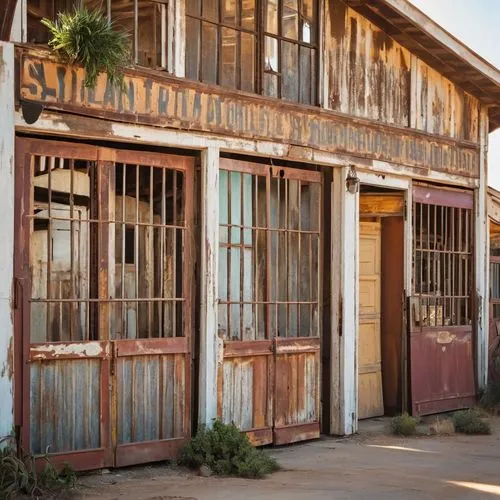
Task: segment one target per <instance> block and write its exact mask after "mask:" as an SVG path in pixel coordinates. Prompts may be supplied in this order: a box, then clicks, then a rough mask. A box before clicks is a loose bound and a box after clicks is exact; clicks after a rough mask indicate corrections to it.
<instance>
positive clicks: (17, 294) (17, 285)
mask: <svg viewBox="0 0 500 500" xmlns="http://www.w3.org/2000/svg"><path fill="white" fill-rule="evenodd" d="M13 288H14V289H13V291H12V292H13V295H14V297H13V302H14V309H19V308H20V307H21V302H22V295H23V290H22V285H21V280H20V279H19V278H14V285H13Z"/></svg>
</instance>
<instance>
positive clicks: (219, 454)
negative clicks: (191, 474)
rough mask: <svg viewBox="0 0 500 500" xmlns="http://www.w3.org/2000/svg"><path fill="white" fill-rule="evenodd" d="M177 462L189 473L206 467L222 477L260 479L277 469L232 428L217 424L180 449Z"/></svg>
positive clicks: (241, 434) (244, 436)
mask: <svg viewBox="0 0 500 500" xmlns="http://www.w3.org/2000/svg"><path fill="white" fill-rule="evenodd" d="M179 462H180V464H181V465H186V466H187V467H189V468H191V469H198V468H200V467H201V466H202V465H205V466H208V467H209V468H210V469H211V470H212V471H213V473H214V474H217V475H223V476H239V477H253V478H261V477H264V476H265V475H267V474H270V473H271V472H274V471H276V470H278V469H279V465H278V463H277V462H276V460H275V459H274V458H272V457H270V456H269V455H267V454H266V453H265V452H264V451H262V450H258V449H257V448H255V447H254V446H253V445H252V444H251V443H250V441H249V440H248V437H247V435H246V434H244V433H242V432H240V431H239V429H238V428H237V427H236V426H235V425H233V424H231V425H227V424H224V423H222V422H221V421H219V420H215V421H214V423H213V426H212V428H211V429H208V428H206V427H202V428H201V429H200V430H199V431H198V433H197V434H196V436H195V437H194V438H193V439H191V441H190V442H189V443H188V444H187V445H186V446H185V447H184V448H183V449H182V451H181V454H180V460H179Z"/></svg>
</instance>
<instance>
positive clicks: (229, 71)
mask: <svg viewBox="0 0 500 500" xmlns="http://www.w3.org/2000/svg"><path fill="white" fill-rule="evenodd" d="M237 33H238V32H237V31H235V30H232V29H230V28H222V29H221V38H222V47H221V78H220V84H221V85H224V86H226V87H236V54H237V43H238V39H237Z"/></svg>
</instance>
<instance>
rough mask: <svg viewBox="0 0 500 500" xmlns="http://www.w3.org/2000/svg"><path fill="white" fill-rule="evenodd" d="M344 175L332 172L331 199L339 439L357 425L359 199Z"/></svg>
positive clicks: (333, 384) (333, 385) (334, 413)
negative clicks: (347, 187) (348, 186)
mask: <svg viewBox="0 0 500 500" xmlns="http://www.w3.org/2000/svg"><path fill="white" fill-rule="evenodd" d="M347 173H348V168H346V167H339V168H335V169H334V171H333V196H332V198H333V199H332V240H331V241H332V254H331V268H332V270H335V269H339V270H340V272H332V273H331V274H332V277H331V279H332V304H331V307H332V328H331V356H330V398H331V404H330V432H331V433H332V434H339V435H350V434H353V433H355V432H356V431H357V421H358V417H357V415H358V368H357V347H358V325H359V314H358V295H359V290H358V289H359V285H358V267H359V264H358V256H357V254H358V241H359V195H358V194H351V193H349V192H347V190H346V185H345V180H346V177H347ZM340 320H341V321H340ZM340 323H341V325H340ZM339 326H340V328H339Z"/></svg>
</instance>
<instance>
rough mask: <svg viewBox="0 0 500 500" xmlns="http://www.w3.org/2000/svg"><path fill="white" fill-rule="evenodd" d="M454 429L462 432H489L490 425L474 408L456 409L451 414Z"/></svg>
mask: <svg viewBox="0 0 500 500" xmlns="http://www.w3.org/2000/svg"><path fill="white" fill-rule="evenodd" d="M452 419H453V423H454V424H455V430H456V431H457V432H462V433H463V434H491V426H490V423H489V422H488V421H487V420H484V419H482V418H481V414H480V413H479V411H477V410H475V409H469V410H460V411H456V412H455V413H454V414H453V416H452Z"/></svg>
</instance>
